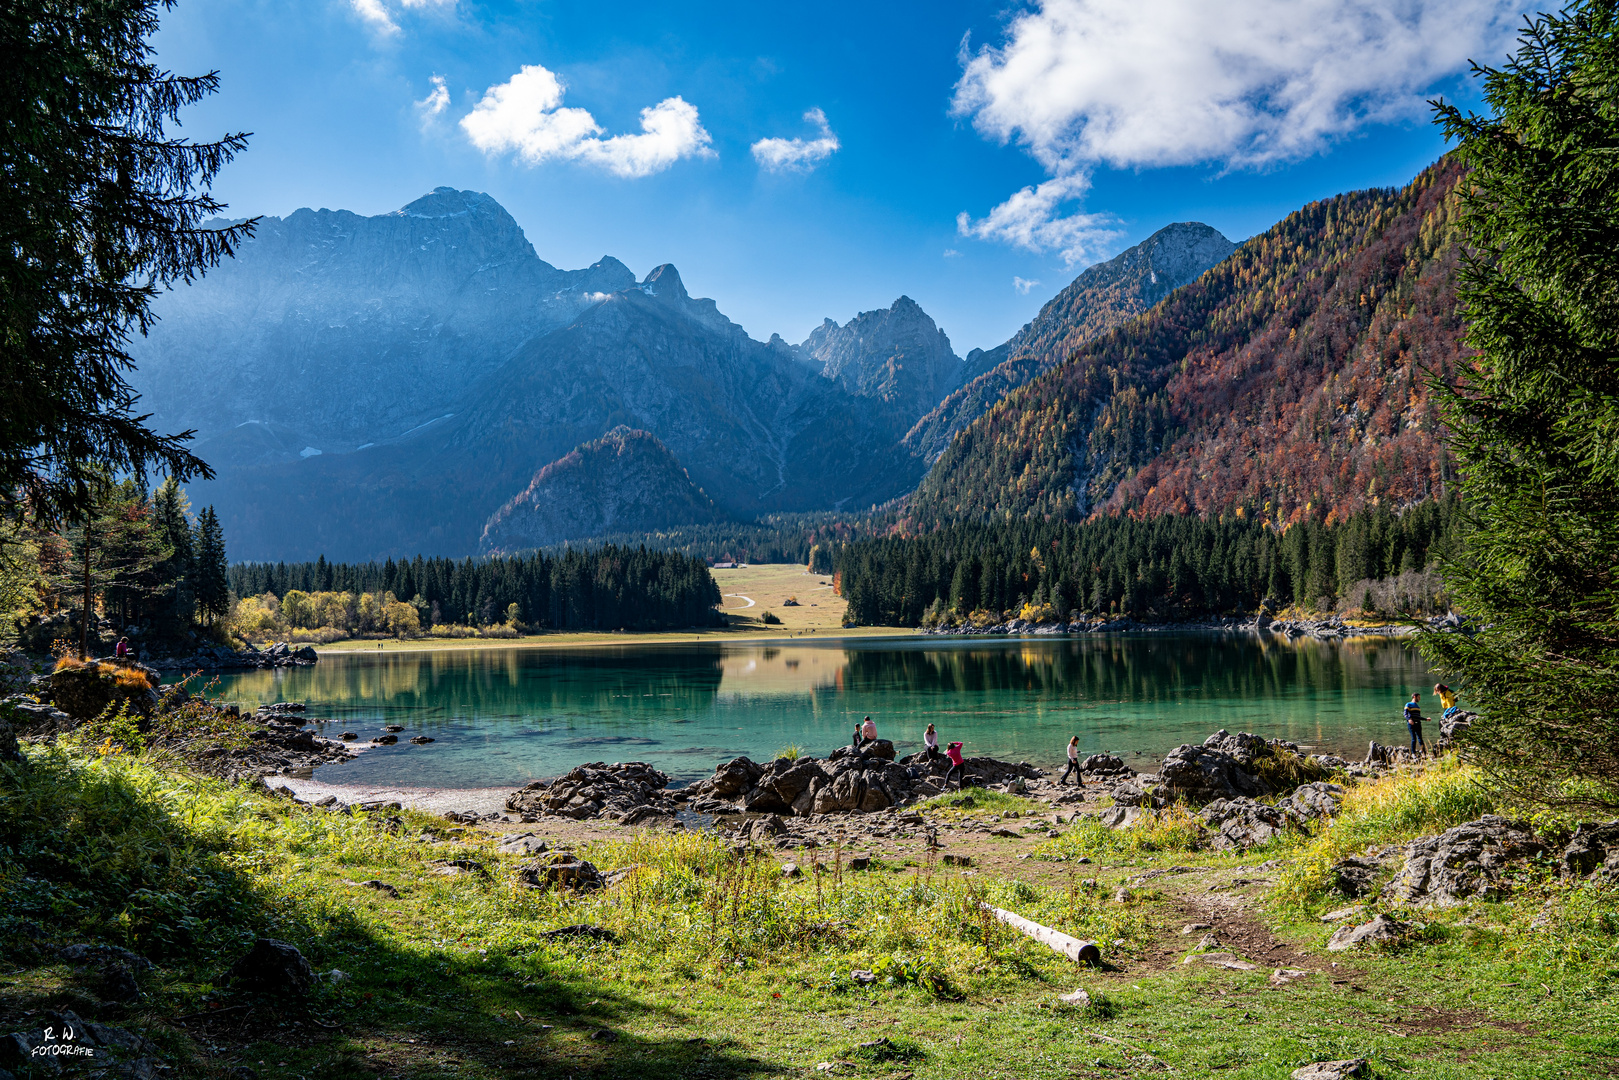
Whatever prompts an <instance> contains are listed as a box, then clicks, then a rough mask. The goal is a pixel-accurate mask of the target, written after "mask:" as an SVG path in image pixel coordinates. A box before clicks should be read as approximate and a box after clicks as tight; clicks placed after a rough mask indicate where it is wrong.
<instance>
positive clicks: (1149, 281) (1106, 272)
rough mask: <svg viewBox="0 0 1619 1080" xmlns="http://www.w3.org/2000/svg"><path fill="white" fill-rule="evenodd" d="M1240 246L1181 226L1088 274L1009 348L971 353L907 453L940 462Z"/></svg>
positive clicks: (909, 439)
mask: <svg viewBox="0 0 1619 1080" xmlns="http://www.w3.org/2000/svg"><path fill="white" fill-rule="evenodd" d="M1236 247H1237V245H1236V244H1233V243H1232V242H1231V241H1230V240H1227V239H1226V238H1225V237H1224V236H1223V235H1221V233H1220V232H1219V230H1217V229H1215V228H1213V227H1212V226H1209V225H1204V224H1201V223H1199V222H1179V223H1176V224H1174V225H1166V226H1164V227H1163V228H1162V229H1159V230H1158V231H1157V232H1155V233H1153V234H1152V235H1151V236H1149V237H1147V239H1145V240H1143V241H1142V242H1141V243H1139V244H1137V245H1136V246H1135V247H1132V248H1127V249H1126V250H1124V251H1122V252H1120V253H1119V254H1118V255H1116V256H1114V257H1113V258H1111V259H1109V260H1108V261H1107V262H1102V263H1097V264H1096V265H1094V266H1092V267H1090V268H1088V269H1086V270H1085V271H1084V272H1083V273H1081V274H1080V275H1079V276H1078V277H1077V278H1075V279H1074V280H1073V281H1072V282H1070V283H1069V284H1068V286H1067V287H1066V288H1064V289H1063V290H1062V291H1061V292H1059V293H1058V294H1057V295H1056V296H1054V297H1052V298H1051V299H1050V300H1049V301H1047V302H1046V304H1045V305H1044V306H1043V307H1042V308H1041V309H1040V313H1039V314H1038V315H1036V316H1035V317H1034V318H1033V319H1032V320H1030V321H1029V322H1028V323H1026V324H1024V326H1023V328H1022V329H1021V330H1019V331H1018V332H1017V333H1016V334H1014V335H1012V337H1011V338H1010V339H1009V340H1007V341H1006V342H1005V343H1003V344H1001V345H999V346H997V347H995V348H993V349H990V350H988V351H984V350H980V349H974V350H973V351H972V352H970V353H968V354H967V359H966V362H965V365H964V368H963V371H962V377H961V383H962V385H961V387H960V388H959V389H957V390H955V391H954V392H953V393H951V394H949V396H947V397H945V398H944V399H943V400H942V401H940V402H939V404H938V405H937V407H935V408H934V409H932V410H931V411H930V412H929V413H928V414H927V415H925V416H923V417H921V418H920V419H919V420H918V421H917V423H916V426H915V427H914V428H913V429H912V430H911V431H910V432H909V433H908V434H907V435H906V436H905V443H906V446H907V447H909V448H910V449H911V450H912V451H913V452H915V453H917V454H920V455H921V456H922V457H924V458H926V459H927V460H928V461H929V462H933V461H936V460H938V457H939V455H940V454H942V453H944V450H945V448H946V447H947V446H949V445H950V441H951V440H952V439H953V438H955V436H956V434H957V433H958V432H960V431H961V430H962V429H963V428H965V427H966V426H967V425H968V424H971V423H972V422H973V421H974V420H976V419H978V417H980V416H982V415H983V414H984V413H985V412H986V411H988V410H989V408H990V407H991V406H992V405H994V404H995V403H996V402H997V401H999V400H1001V399H1002V398H1004V397H1005V396H1006V395H1007V394H1009V393H1011V392H1012V391H1013V390H1016V389H1017V388H1018V387H1020V386H1022V385H1023V384H1025V383H1027V382H1029V381H1030V380H1031V379H1034V378H1035V377H1037V376H1039V375H1040V374H1042V373H1043V372H1046V371H1049V370H1050V369H1051V368H1053V367H1055V366H1056V365H1058V364H1060V363H1062V362H1063V361H1064V360H1066V359H1067V358H1068V354H1069V353H1070V352H1072V351H1073V350H1074V349H1076V348H1078V347H1079V346H1081V345H1083V344H1084V343H1085V342H1087V341H1090V340H1092V339H1094V338H1096V337H1099V336H1101V335H1102V334H1104V333H1106V332H1107V331H1109V330H1112V329H1113V328H1114V327H1116V326H1121V325H1123V324H1124V323H1127V322H1129V321H1131V320H1132V319H1135V318H1137V317H1139V316H1140V315H1142V314H1144V313H1145V312H1147V311H1150V310H1151V309H1152V308H1153V307H1154V306H1155V305H1157V304H1158V303H1159V301H1161V300H1163V299H1164V298H1165V297H1167V296H1168V295H1169V294H1170V293H1172V292H1174V291H1175V290H1176V289H1178V288H1180V287H1181V286H1182V285H1186V284H1188V283H1189V282H1192V281H1196V280H1197V278H1198V277H1199V276H1200V275H1202V274H1203V272H1204V271H1206V270H1208V269H1209V268H1210V267H1212V266H1214V265H1216V264H1217V263H1219V262H1221V261H1222V260H1224V259H1225V258H1227V257H1228V256H1230V254H1231V253H1232V252H1233V251H1235V250H1236Z"/></svg>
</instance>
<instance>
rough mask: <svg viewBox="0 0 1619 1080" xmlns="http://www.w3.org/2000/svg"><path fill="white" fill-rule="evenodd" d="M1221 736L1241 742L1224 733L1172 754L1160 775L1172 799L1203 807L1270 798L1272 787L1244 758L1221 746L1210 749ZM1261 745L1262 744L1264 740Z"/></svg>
mask: <svg viewBox="0 0 1619 1080" xmlns="http://www.w3.org/2000/svg"><path fill="white" fill-rule="evenodd" d="M1222 736H1226V737H1227V739H1230V740H1235V739H1237V738H1239V737H1237V736H1229V735H1228V733H1227V732H1224V731H1221V732H1218V733H1216V734H1214V735H1211V736H1209V743H1208V744H1205V745H1203V746H1192V745H1190V744H1182V745H1181V746H1178V747H1176V748H1175V749H1174V750H1171V751H1170V752H1169V755H1168V756H1167V757H1165V758H1164V764H1163V768H1161V769H1160V770H1159V773H1160V775H1162V776H1163V778H1164V784H1165V786H1166V787H1167V788H1168V789H1169V792H1170V793H1171V795H1173V796H1174V797H1176V798H1181V799H1185V800H1186V801H1187V802H1190V803H1194V804H1197V805H1201V804H1203V803H1207V802H1212V801H1213V800H1215V799H1236V798H1243V797H1247V798H1257V797H1258V796H1261V795H1268V794H1270V790H1271V789H1270V785H1268V784H1266V783H1265V782H1264V781H1263V780H1261V779H1260V778H1259V777H1257V776H1255V775H1254V774H1253V773H1251V772H1249V771H1248V769H1247V768H1246V762H1245V760H1244V759H1243V758H1240V757H1238V756H1236V755H1234V754H1232V753H1229V752H1227V751H1226V750H1224V749H1221V748H1220V746H1219V745H1210V744H1215V743H1217V741H1219V740H1221V737H1222ZM1248 738H1257V736H1248ZM1260 742H1261V744H1263V740H1260ZM1230 745H1234V746H1239V747H1240V745H1241V744H1239V743H1236V742H1235V741H1233V742H1231V744H1230ZM1251 760H1252V759H1251V758H1249V759H1247V761H1249V762H1251Z"/></svg>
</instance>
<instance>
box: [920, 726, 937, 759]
mask: <svg viewBox="0 0 1619 1080" xmlns="http://www.w3.org/2000/svg"><path fill="white" fill-rule="evenodd" d="M922 751H923V752H924V753H925V754H927V756H928V759H929V760H930V761H931V760H932V759H933V758H936V757H938V756H939V733H938V732H937V731H934V730H933V725H932V724H929V725H928V729H927V730H926V731H924V732H922Z"/></svg>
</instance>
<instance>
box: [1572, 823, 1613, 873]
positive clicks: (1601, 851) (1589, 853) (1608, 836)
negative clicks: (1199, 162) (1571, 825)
mask: <svg viewBox="0 0 1619 1080" xmlns="http://www.w3.org/2000/svg"><path fill="white" fill-rule="evenodd" d="M1563 874H1564V876H1565V877H1572V878H1588V879H1590V880H1593V881H1619V821H1609V822H1607V823H1605V824H1601V825H1592V824H1589V823H1584V822H1582V823H1581V824H1580V826H1579V827H1578V828H1577V829H1575V830H1574V835H1573V836H1572V837H1570V838H1569V841H1568V846H1567V847H1565V848H1563Z"/></svg>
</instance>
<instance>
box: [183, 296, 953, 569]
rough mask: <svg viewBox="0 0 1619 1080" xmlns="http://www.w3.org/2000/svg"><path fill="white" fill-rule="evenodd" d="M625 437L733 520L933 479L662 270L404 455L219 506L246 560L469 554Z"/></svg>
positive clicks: (870, 498) (310, 472)
mask: <svg viewBox="0 0 1619 1080" xmlns="http://www.w3.org/2000/svg"><path fill="white" fill-rule="evenodd" d="M619 425H628V426H630V427H633V428H638V429H641V430H644V431H648V432H651V433H653V434H655V435H656V436H657V437H658V439H659V440H660V441H661V442H662V443H663V444H664V445H665V446H667V447H668V449H669V450H670V451H671V452H672V453H674V454H675V455H676V457H678V458H679V460H680V461H681V462H682V463H683V464H684V465H685V467H686V469H687V470H688V471H689V473H690V474H691V477H692V479H693V480H694V481H696V483H698V484H699V485H700V486H701V487H702V488H703V489H704V490H705V491H706V492H707V493H708V494H709V496H710V497H712V498H713V500H714V501H715V503H717V504H718V505H719V506H720V507H721V508H722V509H723V510H724V511H725V512H726V513H728V514H731V515H733V516H737V517H741V518H751V517H753V516H755V515H757V514H760V513H763V512H767V511H772V510H818V509H834V508H838V507H841V506H848V507H851V508H854V507H865V506H869V505H871V504H872V503H875V502H881V501H885V500H887V499H890V498H893V497H895V496H898V495H901V494H903V493H905V492H906V491H909V490H910V489H911V488H912V487H914V486H915V484H916V481H917V480H918V479H919V478H920V477H921V474H922V471H923V469H922V466H921V464H920V462H918V461H916V460H915V459H914V458H912V457H911V456H910V455H909V454H907V453H906V452H905V451H904V450H903V449H901V448H900V446H899V439H900V436H901V434H902V433H903V430H904V428H903V422H902V421H901V420H899V419H898V418H896V417H893V416H891V415H890V414H888V413H887V412H886V411H885V410H883V409H881V408H876V409H874V408H872V407H871V403H870V402H867V401H863V400H861V399H856V398H853V397H851V396H850V395H849V394H848V393H846V392H845V391H844V390H843V389H842V388H841V387H840V386H839V385H838V384H836V383H834V382H832V381H830V380H827V379H823V378H821V377H820V376H819V375H817V374H816V373H815V372H814V371H813V370H811V369H810V368H808V367H807V366H806V365H804V364H803V363H801V362H799V361H797V360H794V359H793V358H792V357H790V356H788V355H785V354H784V353H783V352H782V350H780V349H775V348H772V347H770V346H768V345H765V344H763V343H761V342H758V341H754V340H752V339H751V338H749V337H748V336H747V335H746V334H745V333H744V332H743V331H742V329H741V327H739V326H736V325H735V324H734V323H731V322H730V321H729V320H727V319H726V318H725V317H724V316H723V315H721V314H720V313H719V312H718V311H717V309H716V308H715V305H714V303H713V301H712V300H694V299H692V298H691V297H690V296H688V295H687V294H686V291H685V288H684V286H683V284H682V283H681V281H680V276H679V274H678V273H677V272H676V271H675V269H674V267H672V266H662V267H659V268H658V269H656V270H654V271H653V272H652V273H651V274H649V275H648V276H647V279H646V280H645V281H644V282H642V283H641V284H640V285H638V286H636V287H634V288H630V289H625V290H621V291H619V292H617V293H614V294H612V295H611V296H608V297H605V298H603V299H601V300H600V301H599V302H597V303H595V304H594V305H592V306H591V307H589V308H588V309H586V310H585V311H584V312H582V313H581V314H580V315H579V316H578V317H577V318H576V319H574V320H573V321H572V322H571V323H569V324H568V325H567V326H565V327H563V328H561V329H559V330H555V331H552V332H551V333H549V334H545V335H543V336H541V337H538V338H536V339H534V340H532V341H530V342H528V343H527V344H525V345H524V346H522V347H521V348H520V349H518V350H517V351H516V352H515V353H514V354H513V355H512V357H511V358H510V359H508V360H507V361H506V362H505V363H503V364H501V365H500V366H499V367H498V368H497V369H496V370H494V371H492V372H490V373H489V374H487V375H485V376H483V377H482V378H481V379H478V380H476V381H475V382H473V383H472V384H471V385H469V386H468V387H467V388H466V391H465V393H464V394H463V396H462V398H461V400H460V402H459V403H458V404H457V405H456V410H455V413H454V415H453V416H451V417H449V418H448V419H446V420H444V421H443V422H442V423H439V424H436V425H433V426H431V427H429V428H428V429H426V430H425V431H423V432H421V433H419V434H417V435H415V436H413V437H412V438H410V439H406V440H403V441H400V442H397V443H394V444H392V445H386V446H376V447H372V448H369V449H366V450H361V451H358V452H356V453H351V454H342V455H330V454H327V455H321V456H318V457H310V458H308V459H304V460H299V461H297V462H294V463H290V464H284V465H259V466H254V467H251V468H244V469H238V470H234V471H233V472H231V473H229V474H226V475H222V476H221V478H220V480H219V481H216V482H215V483H213V484H209V485H203V486H201V487H200V489H199V491H198V492H197V493H196V494H194V495H193V501H196V500H198V499H202V500H204V501H211V502H214V503H215V504H216V505H217V507H218V509H219V512H220V514H221V517H222V519H223V522H224V525H225V529H226V532H227V535H229V536H231V538H232V544H233V556H234V557H238V558H244V559H294V558H313V557H314V556H315V555H317V554H321V553H324V554H326V555H327V556H328V557H329V558H343V559H361V558H371V557H382V556H384V555H398V554H410V555H414V554H416V553H417V552H422V553H425V554H450V555H463V554H469V553H471V552H473V551H475V550H477V547H478V544H479V539H480V535H481V532H482V529H483V525H484V522H485V520H486V519H488V518H489V516H490V515H491V514H493V513H494V512H495V511H496V510H497V509H498V508H499V507H500V506H501V505H502V504H503V503H505V502H506V501H507V500H509V499H510V498H512V496H513V495H514V494H516V493H517V492H519V491H521V490H523V489H524V488H525V487H526V486H527V485H528V484H529V482H530V481H531V479H532V478H533V476H534V473H535V471H536V470H537V469H539V468H541V467H542V466H544V465H545V464H547V463H548V462H552V461H554V460H556V459H557V458H560V457H562V456H563V455H564V454H566V453H568V451H570V450H571V449H572V448H574V447H576V446H578V445H580V444H581V443H585V442H588V441H590V440H592V439H596V438H598V437H600V436H601V435H602V434H603V433H604V432H607V431H610V430H612V429H613V428H615V427H617V426H619Z"/></svg>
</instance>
